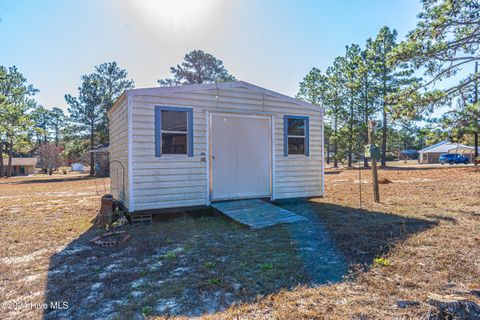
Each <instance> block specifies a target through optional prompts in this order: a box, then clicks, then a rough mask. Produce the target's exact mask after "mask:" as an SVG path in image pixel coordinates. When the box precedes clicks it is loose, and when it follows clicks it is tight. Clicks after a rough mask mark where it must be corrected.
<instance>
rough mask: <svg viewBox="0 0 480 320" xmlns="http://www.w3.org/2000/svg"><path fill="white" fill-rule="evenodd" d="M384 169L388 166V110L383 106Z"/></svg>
mask: <svg viewBox="0 0 480 320" xmlns="http://www.w3.org/2000/svg"><path fill="white" fill-rule="evenodd" d="M381 165H382V167H385V166H386V165H387V108H386V106H385V102H384V105H383V128H382V163H381Z"/></svg>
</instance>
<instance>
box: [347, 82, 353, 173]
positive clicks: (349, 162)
mask: <svg viewBox="0 0 480 320" xmlns="http://www.w3.org/2000/svg"><path fill="white" fill-rule="evenodd" d="M350 93H351V97H350V123H349V138H350V139H349V140H350V141H349V142H348V167H349V168H351V167H352V153H353V91H351V92H350Z"/></svg>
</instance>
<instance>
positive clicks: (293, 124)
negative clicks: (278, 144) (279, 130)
mask: <svg viewBox="0 0 480 320" xmlns="http://www.w3.org/2000/svg"><path fill="white" fill-rule="evenodd" d="M283 131H284V132H283V137H284V155H285V156H288V155H289V154H303V155H306V156H308V155H309V125H308V117H303V116H287V115H286V116H284V118H283Z"/></svg>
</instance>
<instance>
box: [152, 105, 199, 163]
mask: <svg viewBox="0 0 480 320" xmlns="http://www.w3.org/2000/svg"><path fill="white" fill-rule="evenodd" d="M192 115H193V113H192V109H187V108H175V107H160V106H157V107H156V109H155V155H156V156H157V157H160V156H162V155H168V154H180V155H181V154H184V155H188V156H193V116H192Z"/></svg>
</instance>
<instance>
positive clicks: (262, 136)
mask: <svg viewBox="0 0 480 320" xmlns="http://www.w3.org/2000/svg"><path fill="white" fill-rule="evenodd" d="M210 120H211V121H210V125H211V126H210V135H211V137H210V141H211V147H210V161H211V173H210V174H211V178H210V187H211V189H210V192H211V199H212V200H223V199H239V198H255V197H265V196H267V197H268V196H270V195H271V163H272V157H271V150H272V148H271V127H270V125H271V124H270V118H269V117H264V116H250V115H236V114H212V115H211V119H210Z"/></svg>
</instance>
